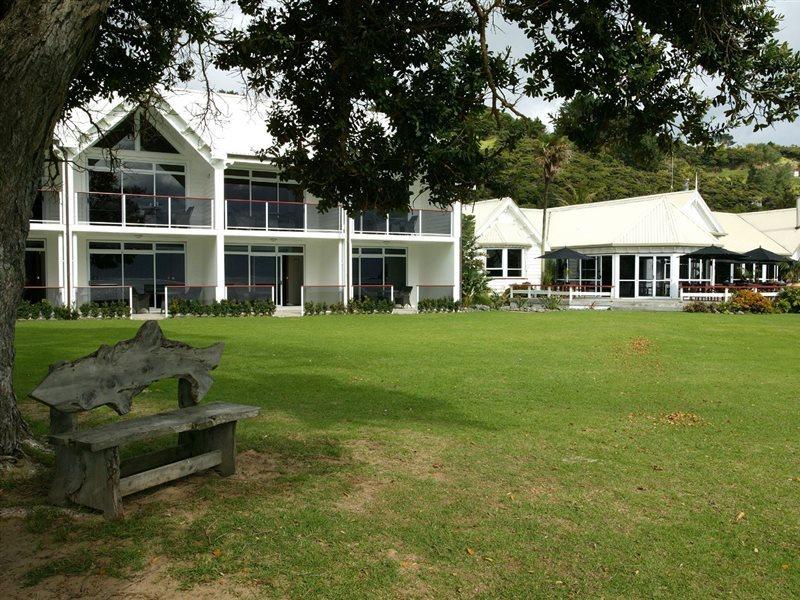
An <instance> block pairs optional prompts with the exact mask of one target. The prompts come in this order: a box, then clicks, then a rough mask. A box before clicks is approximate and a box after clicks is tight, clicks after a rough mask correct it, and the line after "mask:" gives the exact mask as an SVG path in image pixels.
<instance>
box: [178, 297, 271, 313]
mask: <svg viewBox="0 0 800 600" xmlns="http://www.w3.org/2000/svg"><path fill="white" fill-rule="evenodd" d="M275 308H276V307H275V303H274V302H272V300H221V301H217V300H215V301H214V302H212V303H210V304H205V303H203V302H200V301H199V300H187V299H183V298H175V299H174V300H172V301H171V302H170V303H169V314H170V316H172V317H176V316H187V315H193V316H196V317H248V316H266V317H271V316H272V315H274V314H275Z"/></svg>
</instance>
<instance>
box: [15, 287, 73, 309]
mask: <svg viewBox="0 0 800 600" xmlns="http://www.w3.org/2000/svg"><path fill="white" fill-rule="evenodd" d="M22 298H23V300H27V301H28V302H30V303H31V304H36V303H37V302H41V301H42V300H47V301H48V302H49V303H50V304H52V305H53V306H64V289H63V288H62V287H59V286H54V285H26V286H25V287H24V288H23V291H22Z"/></svg>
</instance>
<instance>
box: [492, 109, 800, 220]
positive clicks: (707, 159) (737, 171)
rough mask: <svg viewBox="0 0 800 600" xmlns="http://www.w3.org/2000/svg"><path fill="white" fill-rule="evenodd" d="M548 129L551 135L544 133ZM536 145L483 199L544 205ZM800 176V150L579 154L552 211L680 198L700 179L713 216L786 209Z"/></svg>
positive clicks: (516, 158) (554, 194)
mask: <svg viewBox="0 0 800 600" xmlns="http://www.w3.org/2000/svg"><path fill="white" fill-rule="evenodd" d="M537 126H541V125H540V124H537ZM541 129H542V131H544V126H541ZM569 137H573V136H569ZM487 139H491V134H489V135H488V136H487ZM798 141H800V140H798ZM535 143H536V142H535V141H534V140H533V139H529V138H524V139H522V140H521V141H520V142H519V143H518V144H517V145H516V147H515V148H514V149H513V150H511V151H507V152H503V153H502V154H501V155H500V157H499V165H498V167H497V168H495V169H493V170H492V172H491V175H490V181H489V182H488V184H487V185H486V188H485V189H483V190H481V194H482V196H483V197H486V198H490V197H498V196H510V197H511V198H513V199H514V200H516V201H517V203H519V204H520V205H525V206H538V205H539V204H540V203H541V199H542V195H543V187H544V186H543V182H542V174H541V167H540V166H539V164H538V163H537V162H536V157H535V151H534V144H535ZM640 154H641V153H640ZM798 168H800V146H777V145H774V144H753V145H747V146H732V145H721V146H720V147H719V148H717V149H716V150H714V151H712V152H702V151H700V150H698V149H696V148H692V147H689V146H685V145H679V146H677V147H676V149H675V150H674V151H673V153H672V156H670V154H669V153H664V152H661V151H659V150H657V149H650V150H649V151H647V152H645V157H644V159H643V158H642V156H640V155H639V156H635V157H634V156H631V155H630V152H628V150H627V149H623V148H619V147H615V146H614V145H613V144H610V145H609V144H607V145H606V147H605V149H603V150H600V151H594V152H589V151H581V150H580V149H579V148H578V147H577V146H576V147H575V148H574V150H573V153H572V157H571V159H570V161H569V162H568V163H567V165H566V166H565V167H564V168H563V169H562V170H561V172H560V173H559V174H558V175H557V177H556V179H555V181H554V183H553V185H552V187H551V206H558V205H564V204H579V203H586V202H599V201H602V200H614V199H616V198H625V197H629V196H640V195H646V194H655V193H659V192H669V191H670V190H671V189H672V190H676V191H677V190H682V189H684V186H685V184H686V182H687V181H688V182H689V186H690V187H691V188H694V185H695V175H697V180H698V183H699V190H700V193H701V194H702V196H703V198H704V199H705V200H706V202H708V204H709V205H710V206H711V208H712V209H713V210H721V211H729V212H743V211H752V210H768V209H774V208H786V207H791V206H794V205H795V199H796V198H797V196H799V195H800V178H798V177H795V172H796V171H797V170H798Z"/></svg>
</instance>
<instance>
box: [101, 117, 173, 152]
mask: <svg viewBox="0 0 800 600" xmlns="http://www.w3.org/2000/svg"><path fill="white" fill-rule="evenodd" d="M95 146H96V147H98V148H107V149H113V150H141V151H145V152H162V153H165V154H178V151H177V150H176V149H175V146H173V145H172V144H171V143H170V142H169V141H168V140H167V138H165V137H164V135H163V134H162V133H161V132H160V131H159V130H158V129H157V128H156V126H155V125H153V124H152V123H151V122H150V121H149V120H148V119H147V117H146V116H145V115H144V114H142V112H141V111H136V112H134V113H131V114H129V115H128V116H127V117H125V118H124V119H123V120H122V121H120V122H119V124H117V125H116V126H115V127H114V128H113V129H111V131H109V132H108V133H107V134H106V135H105V136H103V137H102V138H101V139H100V140H98V141H97V142H96V143H95Z"/></svg>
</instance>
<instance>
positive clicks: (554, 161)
mask: <svg viewBox="0 0 800 600" xmlns="http://www.w3.org/2000/svg"><path fill="white" fill-rule="evenodd" d="M534 147H535V149H536V160H537V162H538V163H539V164H540V165H541V167H542V176H543V178H544V198H543V202H542V254H544V253H545V247H546V245H547V207H548V205H549V204H550V184H551V183H553V180H554V179H555V178H556V175H558V173H559V171H561V169H562V168H563V167H564V166H565V165H566V164H567V163H568V162H569V159H570V157H571V156H572V144H571V143H570V141H569V140H568V139H567V138H566V137H564V136H548V137H542V138H540V139H539V140H538V141H537V143H536V145H535V146H534ZM544 271H545V265H544V259H542V273H544Z"/></svg>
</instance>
